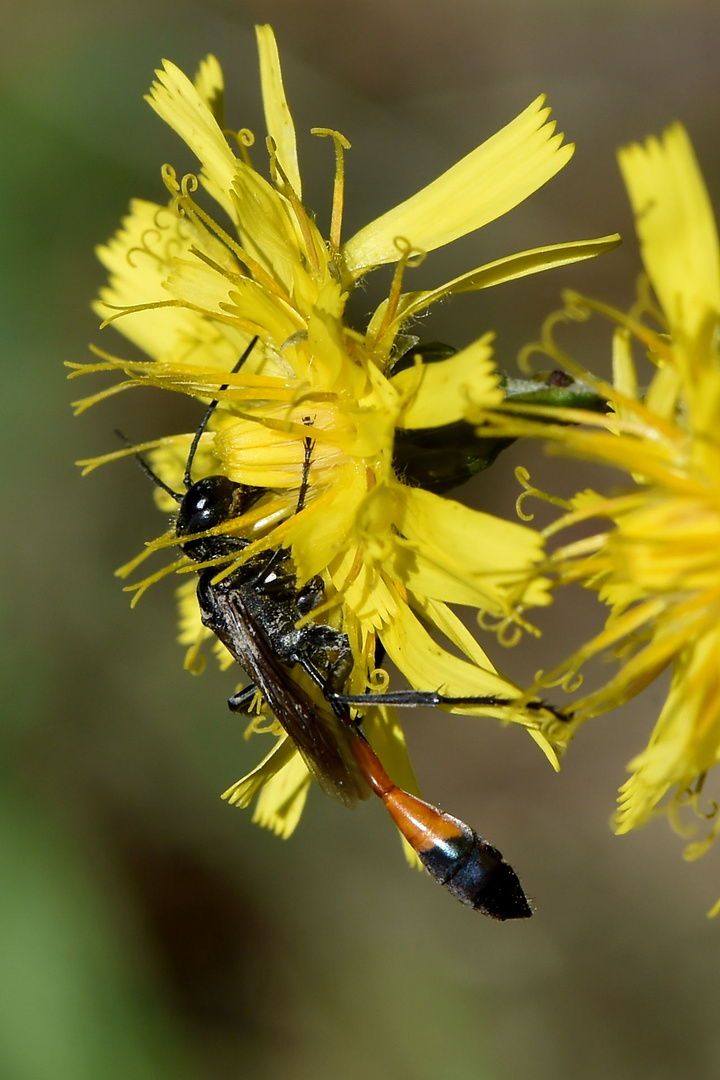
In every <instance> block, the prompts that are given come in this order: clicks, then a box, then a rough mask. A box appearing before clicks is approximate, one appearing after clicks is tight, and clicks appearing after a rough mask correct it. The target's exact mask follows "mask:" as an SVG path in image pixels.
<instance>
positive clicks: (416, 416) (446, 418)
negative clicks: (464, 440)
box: [390, 334, 503, 428]
mask: <svg viewBox="0 0 720 1080" xmlns="http://www.w3.org/2000/svg"><path fill="white" fill-rule="evenodd" d="M492 338H493V335H492V334H485V336H484V337H481V338H480V339H479V340H478V341H475V342H473V344H472V345H469V346H468V347H467V348H466V349H462V350H461V351H460V352H458V353H456V354H455V355H454V356H451V357H450V358H449V359H447V360H441V361H439V362H438V363H435V364H423V363H417V364H416V365H415V367H412V368H406V369H405V370H404V371H400V372H399V373H398V374H397V375H394V376H393V377H392V378H391V379H390V383H391V384H392V386H393V387H395V389H396V390H397V391H398V392H399V393H400V395H401V396H402V397H403V398H405V399H406V402H407V403H406V405H405V406H404V407H403V408H402V409H401V411H400V414H399V416H398V419H397V422H396V424H397V427H402V428H429V427H439V426H441V425H443V424H452V423H454V422H455V421H456V420H462V419H463V417H464V416H465V414H466V412H467V407H468V404H482V405H483V406H484V407H486V408H494V407H495V406H497V405H500V403H501V402H502V400H503V392H502V390H501V389H500V387H499V386H498V380H499V376H498V372H497V369H496V367H495V365H494V363H493V359H492V347H491V345H490V342H491V341H492ZM418 355H419V357H420V359H422V349H420V350H419V351H418Z"/></svg>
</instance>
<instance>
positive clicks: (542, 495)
mask: <svg viewBox="0 0 720 1080" xmlns="http://www.w3.org/2000/svg"><path fill="white" fill-rule="evenodd" d="M515 479H516V480H517V482H518V483H519V484H521V485H522V487H524V488H525V490H524V491H523V492H522V493H521V494H520V495H518V497H517V499H516V500H515V512H516V513H517V516H518V517H519V518H520V520H521V521H534V519H535V515H534V514H528V513H526V512H525V511H524V510H523V509H522V504H523V503H524V501H525V499H529V498H536V499H541V500H542V501H543V502H547V503H550V505H551V506H559V507H560V508H561V509H562V510H572V503H571V502H568V501H567V500H566V499H559V498H556V497H555V496H554V495H549V494H548V493H547V492H545V491H541V490H540V488H536V487H534V486H533V485H532V484H531V483H530V473H529V471H528V470H527V469H526V468H525V466H524V465H518V467H517V468H516V469H515Z"/></svg>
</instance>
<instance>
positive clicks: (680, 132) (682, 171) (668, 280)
mask: <svg viewBox="0 0 720 1080" xmlns="http://www.w3.org/2000/svg"><path fill="white" fill-rule="evenodd" d="M618 162H619V164H620V169H621V171H622V174H623V179H624V180H625V185H626V187H627V190H628V195H629V196H630V202H631V203H632V208H633V211H634V212H635V224H636V228H637V232H638V236H639V238H640V244H641V249H642V257H643V262H644V264H645V269H646V270H647V273H648V277H649V278H650V280H651V282H652V284H653V287H654V289H655V292H656V293H657V295H658V298H659V300H660V303H661V304H662V307H663V310H664V312H665V314H666V316H667V318H668V321H669V322H670V326H671V329H674V330H675V331H682V332H683V333H684V334H685V336H686V337H687V338H689V339H690V340H694V339H695V338H696V337H697V335H698V333H699V332H700V331H701V329H702V328H703V324H706V323H707V320H708V317H712V316H717V315H718V313H720V259H719V257H718V235H717V228H716V225H715V217H714V214H713V210H712V206H711V204H710V199H709V197H708V193H707V188H706V187H705V182H704V180H703V178H702V173H701V172H700V167H699V166H698V163H697V159H696V157H695V154H694V151H693V148H692V145H691V143H690V140H689V138H688V135H687V132H686V131H685V128H684V127H683V126H682V125H681V124H673V126H672V127H670V128H668V130H667V131H666V132H665V133H664V135H663V137H662V140H660V139H657V138H656V137H654V136H653V137H651V138H649V139H648V140H647V142H646V143H645V145H644V146H641V145H640V144H639V143H633V144H632V145H630V146H627V147H625V148H624V149H622V150H620V151H619V153H618ZM706 329H707V327H706Z"/></svg>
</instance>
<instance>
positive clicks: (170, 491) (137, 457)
mask: <svg viewBox="0 0 720 1080" xmlns="http://www.w3.org/2000/svg"><path fill="white" fill-rule="evenodd" d="M115 434H116V435H117V437H118V438H119V439H122V441H123V442H124V443H125V445H126V446H132V443H131V442H130V440H129V439H128V437H127V435H123V433H122V431H120V429H119V428H115ZM133 457H134V458H135V460H136V461H137V463H138V465H139V466H140V468H141V469H142V471H143V472H144V473H145V475H146V476H149V477H150V479H151V480H152V482H153V484H155V486H156V487H159V488H162V489H163V491H166V492H167V494H168V495H170V496H172V498H173V499H174V500H175V502H177V503H181V502H182V500H183V497H182V495H179V494H178V492H177V491H173V489H172V488H171V487H169V486H168V485H167V484H166V483H165V481H164V480H161V479H160V477H159V476H158V475H157V473H154V472H153V471H152V469H151V468H150V466H149V465H148V463H147V461H146V460H145V458H144V457H143V456H142V454H133Z"/></svg>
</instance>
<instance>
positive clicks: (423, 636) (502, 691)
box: [382, 605, 518, 719]
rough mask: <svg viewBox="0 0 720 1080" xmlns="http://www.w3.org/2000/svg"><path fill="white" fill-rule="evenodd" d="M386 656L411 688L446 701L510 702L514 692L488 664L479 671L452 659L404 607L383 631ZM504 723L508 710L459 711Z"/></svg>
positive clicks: (515, 691) (488, 707) (470, 665)
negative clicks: (482, 698) (439, 695)
mask: <svg viewBox="0 0 720 1080" xmlns="http://www.w3.org/2000/svg"><path fill="white" fill-rule="evenodd" d="M382 643H383V645H384V646H385V648H386V650H387V654H388V656H389V657H390V659H391V660H392V662H393V663H394V664H395V665H396V667H397V668H398V670H399V671H401V672H402V674H403V675H404V676H405V678H406V679H407V680H408V682H409V683H410V685H411V686H414V687H415V688H416V689H420V690H433V691H439V692H440V693H442V694H446V695H448V696H449V697H478V696H484V695H496V696H498V697H504V698H513V697H516V696H517V694H518V691H517V688H516V687H515V686H514V684H513V683H511V682H510V681H509V680H508V679H505V678H504V677H503V676H502V675H500V674H499V673H498V672H497V671H495V669H494V668H493V666H492V665H491V664H488V667H487V668H484V669H483V668H481V667H479V666H477V665H476V664H471V663H468V661H467V660H461V659H460V658H459V657H457V656H453V655H452V653H449V652H448V651H447V650H446V649H443V648H442V647H441V646H440V645H438V644H437V642H436V641H434V640H433V639H432V638H431V637H430V635H429V634H428V632H427V630H425V628H424V627H423V625H422V623H421V622H420V621H419V619H417V618H416V617H415V616H414V615H413V613H412V612H411V611H410V608H408V607H407V606H406V605H398V607H397V609H396V612H395V617H394V618H392V619H391V621H390V622H389V623H387V625H386V626H384V627H383V630H382ZM462 711H463V712H469V713H473V712H474V713H480V714H482V715H483V716H485V715H487V716H498V717H501V718H504V719H507V715H508V712H507V707H501V706H495V707H493V706H469V707H467V708H464V709H463V710H462Z"/></svg>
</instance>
